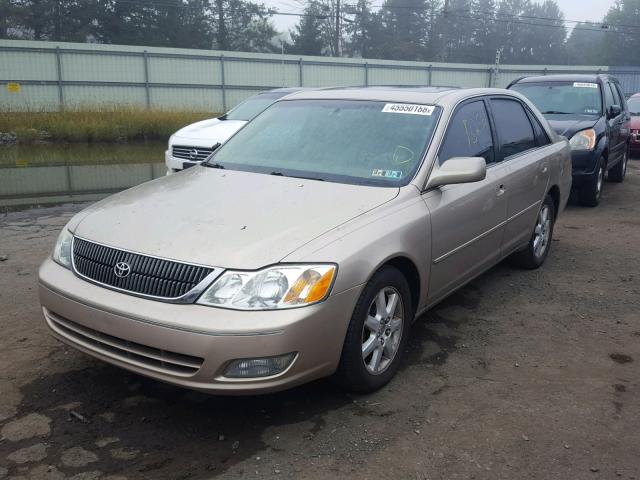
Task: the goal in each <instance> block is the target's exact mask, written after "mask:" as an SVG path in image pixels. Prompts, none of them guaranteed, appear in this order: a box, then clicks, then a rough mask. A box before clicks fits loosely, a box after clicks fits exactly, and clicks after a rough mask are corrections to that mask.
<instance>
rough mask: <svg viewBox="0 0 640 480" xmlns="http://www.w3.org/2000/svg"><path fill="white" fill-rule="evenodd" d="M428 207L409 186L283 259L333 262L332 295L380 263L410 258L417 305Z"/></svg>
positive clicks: (426, 254) (424, 272)
mask: <svg viewBox="0 0 640 480" xmlns="http://www.w3.org/2000/svg"><path fill="white" fill-rule="evenodd" d="M430 240H431V224H430V217H429V211H428V210H427V207H426V205H425V204H424V202H423V201H422V199H421V198H420V194H419V192H418V190H417V189H415V188H414V187H413V186H407V187H405V188H404V189H403V192H402V193H401V194H400V195H398V197H396V199H394V200H393V201H391V202H389V203H387V204H384V205H382V206H380V207H378V208H376V209H374V210H373V211H370V212H368V213H366V214H364V215H361V216H359V217H357V218H356V219H354V220H352V221H350V222H347V223H346V224H344V225H341V226H340V227H337V228H335V229H333V230H331V231H329V232H327V233H325V234H324V235H322V236H320V237H318V238H316V239H315V240H313V241H312V242H310V243H308V244H307V245H304V246H303V247H301V248H299V249H298V250H296V251H294V252H293V253H291V254H290V255H288V256H287V257H285V258H284V259H283V260H282V261H283V262H304V263H307V262H309V263H315V262H335V263H337V264H338V276H337V278H336V282H335V284H334V287H333V291H332V295H335V294H338V293H340V292H343V291H346V290H349V289H350V288H353V287H355V286H358V285H362V284H364V283H366V282H367V281H368V280H369V279H370V278H371V276H372V275H373V274H374V273H375V272H376V271H377V270H378V269H379V268H380V267H381V266H382V265H384V264H385V263H387V262H388V261H390V260H391V259H394V258H397V257H404V258H406V259H408V260H410V261H411V262H412V263H413V264H414V266H415V267H416V270H417V271H418V276H419V278H420V301H419V302H418V305H417V306H416V307H417V309H418V310H419V309H420V308H422V307H423V306H424V303H425V302H426V287H427V286H428V278H429V261H428V259H429V258H430V255H431V241H430Z"/></svg>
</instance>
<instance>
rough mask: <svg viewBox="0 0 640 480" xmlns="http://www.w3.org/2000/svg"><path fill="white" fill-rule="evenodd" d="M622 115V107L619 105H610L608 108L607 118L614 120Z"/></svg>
mask: <svg viewBox="0 0 640 480" xmlns="http://www.w3.org/2000/svg"><path fill="white" fill-rule="evenodd" d="M621 113H622V107H620V105H611V106H610V107H609V115H608V117H609V118H615V117H617V116H618V115H620V114H621Z"/></svg>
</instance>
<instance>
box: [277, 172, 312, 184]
mask: <svg viewBox="0 0 640 480" xmlns="http://www.w3.org/2000/svg"><path fill="white" fill-rule="evenodd" d="M269 175H275V176H276V177H289V178H300V179H302V180H316V181H318V182H324V178H318V177H301V176H298V175H285V174H284V173H282V172H271V173H270V174H269Z"/></svg>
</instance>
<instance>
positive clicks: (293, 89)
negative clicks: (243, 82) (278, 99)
mask: <svg viewBox="0 0 640 480" xmlns="http://www.w3.org/2000/svg"><path fill="white" fill-rule="evenodd" d="M301 90H312V89H311V88H305V87H282V88H274V89H272V90H265V91H264V92H260V93H258V95H264V94H265V93H282V94H287V93H293V92H299V91H301Z"/></svg>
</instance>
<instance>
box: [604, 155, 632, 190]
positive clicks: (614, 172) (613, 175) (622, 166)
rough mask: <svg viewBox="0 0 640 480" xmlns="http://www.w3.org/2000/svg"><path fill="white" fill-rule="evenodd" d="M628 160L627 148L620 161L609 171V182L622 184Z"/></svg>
mask: <svg viewBox="0 0 640 480" xmlns="http://www.w3.org/2000/svg"><path fill="white" fill-rule="evenodd" d="M628 160H629V147H627V148H626V149H625V151H624V155H623V157H622V159H621V160H620V161H619V162H618V163H617V164H616V165H615V167H613V168H612V169H611V170H609V178H608V179H609V181H611V182H616V183H622V182H623V181H624V177H625V175H626V174H627V161H628Z"/></svg>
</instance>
